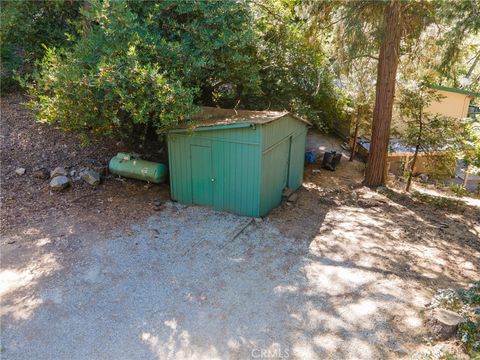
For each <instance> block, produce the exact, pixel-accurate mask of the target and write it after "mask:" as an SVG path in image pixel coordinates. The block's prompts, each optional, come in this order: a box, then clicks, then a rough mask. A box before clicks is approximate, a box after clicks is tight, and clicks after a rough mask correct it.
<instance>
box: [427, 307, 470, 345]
mask: <svg viewBox="0 0 480 360" xmlns="http://www.w3.org/2000/svg"><path fill="white" fill-rule="evenodd" d="M464 322H465V319H464V318H463V317H462V316H460V315H459V314H457V313H456V312H453V311H450V310H445V309H435V310H433V311H432V313H431V316H430V318H429V319H428V320H427V326H428V327H429V329H430V332H431V334H432V336H433V337H434V338H435V339H436V340H442V341H443V340H447V339H449V338H450V337H452V336H453V335H455V333H456V332H457V329H458V325H460V324H462V323H464Z"/></svg>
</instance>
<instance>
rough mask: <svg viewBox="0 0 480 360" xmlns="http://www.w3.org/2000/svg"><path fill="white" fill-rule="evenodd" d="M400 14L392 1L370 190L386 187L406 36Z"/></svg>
mask: <svg viewBox="0 0 480 360" xmlns="http://www.w3.org/2000/svg"><path fill="white" fill-rule="evenodd" d="M400 13H401V4H400V1H399V0H394V1H392V2H391V3H390V4H389V5H388V7H387V8H386V9H385V13H384V35H383V36H384V37H383V41H382V44H381V46H380V54H379V58H378V69H377V85H376V90H375V108H374V112H373V122H372V137H371V142H370V149H369V155H368V161H367V169H366V172H365V180H364V184H365V185H367V186H370V187H376V186H381V185H384V184H385V180H386V174H385V169H386V163H387V155H388V142H389V139H390V125H391V122H392V110H393V100H394V96H395V79H396V76H397V66H398V60H399V57H400V40H401V37H402V27H401V14H400Z"/></svg>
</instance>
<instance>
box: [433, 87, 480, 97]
mask: <svg viewBox="0 0 480 360" xmlns="http://www.w3.org/2000/svg"><path fill="white" fill-rule="evenodd" d="M432 89H435V90H441V91H448V92H453V93H457V94H464V95H467V96H471V97H480V93H477V92H474V91H469V90H465V89H460V88H454V87H450V86H441V85H433V86H432Z"/></svg>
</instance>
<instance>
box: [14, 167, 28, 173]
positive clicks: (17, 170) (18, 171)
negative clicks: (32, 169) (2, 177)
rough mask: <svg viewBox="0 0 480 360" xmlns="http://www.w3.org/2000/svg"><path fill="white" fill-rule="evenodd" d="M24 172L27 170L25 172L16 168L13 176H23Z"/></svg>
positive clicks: (23, 169)
mask: <svg viewBox="0 0 480 360" xmlns="http://www.w3.org/2000/svg"><path fill="white" fill-rule="evenodd" d="M26 171H27V170H25V168H18V169H16V170H15V174H17V175H25V172H26Z"/></svg>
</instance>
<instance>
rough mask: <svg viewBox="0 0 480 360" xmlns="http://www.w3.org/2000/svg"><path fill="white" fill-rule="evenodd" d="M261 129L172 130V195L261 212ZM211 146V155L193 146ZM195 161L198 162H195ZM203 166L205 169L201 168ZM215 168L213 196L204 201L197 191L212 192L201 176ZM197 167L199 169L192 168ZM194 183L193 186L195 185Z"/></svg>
mask: <svg viewBox="0 0 480 360" xmlns="http://www.w3.org/2000/svg"><path fill="white" fill-rule="evenodd" d="M259 133H260V131H259V130H258V128H255V127H252V128H245V129H243V128H233V129H223V130H214V131H202V132H185V133H171V134H169V136H168V151H169V166H170V184H171V193H172V199H174V200H177V201H179V202H182V203H185V204H198V205H208V206H211V207H213V208H214V209H216V210H221V211H230V212H234V213H236V214H240V215H247V216H258V214H259V203H260V195H259V188H260V158H261V151H260V146H259V141H260V140H259V139H260V138H259V137H260V134H259ZM198 146H200V147H208V148H209V149H211V164H208V160H209V159H210V158H209V157H208V156H206V155H205V152H203V155H199V154H196V153H195V154H194V153H193V152H192V151H193V150H192V147H193V149H194V150H195V149H196V150H199V149H200V148H198ZM192 161H194V162H195V163H196V164H192ZM200 168H202V169H203V170H202V169H200ZM209 168H211V169H212V170H211V174H212V175H211V179H213V180H214V181H211V183H210V184H211V189H212V198H211V199H212V200H211V201H210V203H207V202H208V201H207V200H205V197H207V196H209V195H205V196H204V197H203V198H202V199H201V200H200V201H199V200H198V196H196V195H195V193H196V192H198V191H201V190H202V189H203V190H204V191H206V192H207V193H208V191H207V190H209V189H210V188H208V189H207V187H208V186H207V185H206V183H205V182H204V181H201V180H200V179H199V176H200V177H202V176H203V177H205V178H206V177H207V172H208V171H207V170H205V169H209ZM192 169H196V172H192ZM192 184H193V186H192Z"/></svg>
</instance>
